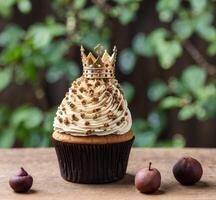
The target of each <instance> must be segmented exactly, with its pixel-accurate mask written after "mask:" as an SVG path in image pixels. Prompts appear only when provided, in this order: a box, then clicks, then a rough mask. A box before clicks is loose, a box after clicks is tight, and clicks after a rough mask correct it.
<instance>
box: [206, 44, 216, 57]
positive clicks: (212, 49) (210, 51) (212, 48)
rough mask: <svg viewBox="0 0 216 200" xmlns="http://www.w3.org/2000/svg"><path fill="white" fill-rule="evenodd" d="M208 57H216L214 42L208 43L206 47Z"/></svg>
mask: <svg viewBox="0 0 216 200" xmlns="http://www.w3.org/2000/svg"><path fill="white" fill-rule="evenodd" d="M207 52H208V55H210V56H215V55H216V41H215V42H212V43H210V45H209V46H208V50H207Z"/></svg>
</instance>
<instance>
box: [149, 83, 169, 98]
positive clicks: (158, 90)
mask: <svg viewBox="0 0 216 200" xmlns="http://www.w3.org/2000/svg"><path fill="white" fill-rule="evenodd" d="M167 92H168V87H167V85H166V83H165V82H164V81H162V80H154V81H152V82H151V84H150V86H149V87H148V91H147V95H148V98H149V99H150V100H151V101H158V100H160V99H161V98H162V97H164V96H165V95H166V94H167Z"/></svg>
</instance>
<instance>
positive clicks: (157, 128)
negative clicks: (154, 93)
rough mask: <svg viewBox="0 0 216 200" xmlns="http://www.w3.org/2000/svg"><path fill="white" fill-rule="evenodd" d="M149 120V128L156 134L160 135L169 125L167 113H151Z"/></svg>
mask: <svg viewBox="0 0 216 200" xmlns="http://www.w3.org/2000/svg"><path fill="white" fill-rule="evenodd" d="M147 119H148V123H149V126H150V127H151V128H152V129H153V131H154V132H155V133H156V134H159V133H160V132H161V131H162V130H163V129H164V128H165V126H166V123H167V117H166V115H165V112H161V111H152V112H150V113H149V115H148V118H147Z"/></svg>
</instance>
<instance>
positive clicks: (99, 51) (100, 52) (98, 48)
mask: <svg viewBox="0 0 216 200" xmlns="http://www.w3.org/2000/svg"><path fill="white" fill-rule="evenodd" d="M94 49H95V52H96V53H97V55H98V56H102V55H103V53H104V51H105V49H104V47H103V46H102V45H101V44H98V45H97V46H96V47H95V48H94Z"/></svg>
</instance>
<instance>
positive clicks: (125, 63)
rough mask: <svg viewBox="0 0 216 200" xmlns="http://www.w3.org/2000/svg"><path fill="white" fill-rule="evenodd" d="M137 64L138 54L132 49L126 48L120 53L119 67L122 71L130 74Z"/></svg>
mask: <svg viewBox="0 0 216 200" xmlns="http://www.w3.org/2000/svg"><path fill="white" fill-rule="evenodd" d="M135 64H136V56H135V55H134V53H133V51H131V49H124V50H122V51H121V52H120V55H119V67H120V70H121V71H122V73H124V74H126V75H128V74H130V73H131V72H132V71H133V69H134V67H135Z"/></svg>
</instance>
